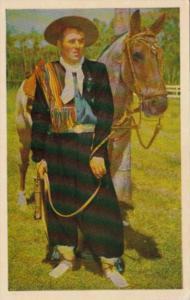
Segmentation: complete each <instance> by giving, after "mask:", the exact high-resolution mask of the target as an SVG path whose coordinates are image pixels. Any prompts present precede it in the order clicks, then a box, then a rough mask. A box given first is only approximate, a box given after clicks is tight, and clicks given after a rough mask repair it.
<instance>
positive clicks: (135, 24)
mask: <svg viewBox="0 0 190 300" xmlns="http://www.w3.org/2000/svg"><path fill="white" fill-rule="evenodd" d="M140 31H141V15H140V10H139V9H138V10H136V11H135V12H134V13H133V14H132V16H131V20H130V36H133V35H135V34H137V33H139V32H140Z"/></svg>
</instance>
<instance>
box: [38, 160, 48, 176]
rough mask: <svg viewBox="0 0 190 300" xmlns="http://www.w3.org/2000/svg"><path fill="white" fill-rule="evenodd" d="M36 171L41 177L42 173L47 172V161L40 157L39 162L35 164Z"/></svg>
mask: <svg viewBox="0 0 190 300" xmlns="http://www.w3.org/2000/svg"><path fill="white" fill-rule="evenodd" d="M36 167H37V172H38V175H39V177H40V178H43V176H44V173H45V172H47V163H46V161H45V160H44V159H42V160H41V161H40V162H39V163H37V165H36Z"/></svg>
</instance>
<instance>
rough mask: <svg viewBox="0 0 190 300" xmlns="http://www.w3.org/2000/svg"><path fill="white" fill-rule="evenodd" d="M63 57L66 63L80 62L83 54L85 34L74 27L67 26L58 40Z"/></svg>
mask: <svg viewBox="0 0 190 300" xmlns="http://www.w3.org/2000/svg"><path fill="white" fill-rule="evenodd" d="M58 46H59V48H60V50H61V55H62V57H63V59H64V60H65V61H66V63H68V64H71V65H73V64H76V63H78V62H80V60H81V58H82V56H83V55H84V48H85V35H84V32H82V31H79V30H78V29H76V28H67V29H65V30H64V32H63V39H62V40H60V41H58Z"/></svg>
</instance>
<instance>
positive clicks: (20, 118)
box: [16, 10, 167, 205]
mask: <svg viewBox="0 0 190 300" xmlns="http://www.w3.org/2000/svg"><path fill="white" fill-rule="evenodd" d="M164 19H165V16H164V15H161V16H160V17H159V18H158V19H157V20H156V21H155V22H154V23H153V24H152V25H151V26H150V27H149V28H141V16H140V12H139V10H137V11H135V12H134V13H133V14H132V16H131V18H130V30H129V32H126V33H124V34H122V35H121V36H120V37H119V38H117V39H116V40H115V41H114V42H113V43H112V44H111V45H110V46H109V47H108V48H107V49H106V50H105V51H104V52H103V53H102V55H101V56H100V57H99V58H98V61H100V62H103V63H105V64H106V67H107V70H108V75H109V80H110V85H111V89H112V94H113V101H114V121H113V128H114V126H115V127H117V125H118V121H120V123H121V124H124V125H123V126H120V130H116V131H115V134H114V136H113V137H112V138H110V140H109V143H108V152H109V156H110V162H111V166H110V167H111V175H112V179H113V183H114V187H115V190H116V194H117V197H118V200H119V201H120V202H123V203H127V202H129V201H130V194H131V193H130V186H131V174H130V168H131V166H130V165H131V158H130V153H131V151H130V145H131V128H132V119H131V118H130V116H132V114H133V112H132V111H131V104H132V101H133V94H134V93H136V94H137V96H138V97H139V99H140V105H139V107H138V109H136V111H139V112H140V113H141V112H144V113H145V114H146V115H149V116H150V115H154V116H155V115H158V116H159V115H161V114H162V113H163V112H164V111H165V110H166V108H167V93H166V88H165V84H164V81H163V75H162V72H161V68H162V51H161V49H160V47H159V46H158V43H157V40H156V35H157V34H158V33H159V32H160V31H161V29H162V25H163V23H164ZM26 80H27V79H26ZM26 80H24V81H23V82H22V84H21V86H20V88H19V90H18V93H17V97H16V103H17V110H16V128H17V133H18V136H19V142H20V158H21V163H20V165H19V168H20V191H19V197H18V203H19V204H20V205H24V204H26V197H25V178H26V172H27V168H28V165H29V153H30V143H31V126H32V120H31V115H30V113H31V108H32V98H30V97H29V96H27V95H26V94H25V92H24V89H23V86H24V84H25V81H26ZM124 112H125V114H123V113H124ZM124 115H125V117H124ZM126 115H127V117H126ZM122 119H125V121H124V122H121V121H122ZM118 128H119V127H118Z"/></svg>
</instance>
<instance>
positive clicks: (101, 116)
mask: <svg viewBox="0 0 190 300" xmlns="http://www.w3.org/2000/svg"><path fill="white" fill-rule="evenodd" d="M96 76H97V85H96V117H97V123H96V126H95V135H94V140H93V149H95V148H96V146H97V145H98V144H99V143H101V141H103V139H104V138H105V137H107V136H108V135H109V133H110V131H111V126H112V121H113V113H114V107H113V97H112V92H111V87H110V83H109V77H108V73H107V69H106V66H105V65H104V64H102V63H101V64H100V63H99V67H98V71H97V73H96ZM93 149H92V151H93ZM93 156H99V157H103V158H106V157H107V142H106V143H104V144H103V145H102V146H101V147H100V148H99V149H98V150H97V151H96V152H95V153H94V155H93Z"/></svg>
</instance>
